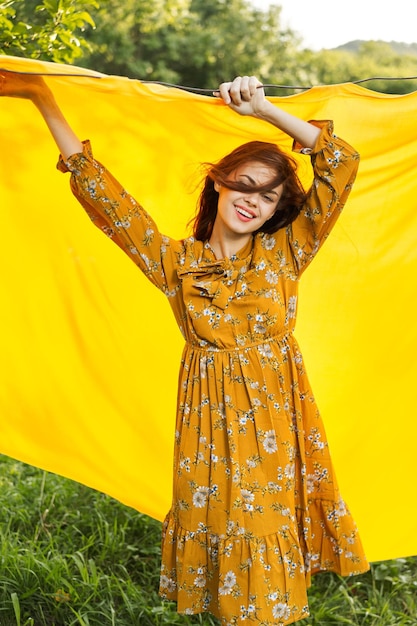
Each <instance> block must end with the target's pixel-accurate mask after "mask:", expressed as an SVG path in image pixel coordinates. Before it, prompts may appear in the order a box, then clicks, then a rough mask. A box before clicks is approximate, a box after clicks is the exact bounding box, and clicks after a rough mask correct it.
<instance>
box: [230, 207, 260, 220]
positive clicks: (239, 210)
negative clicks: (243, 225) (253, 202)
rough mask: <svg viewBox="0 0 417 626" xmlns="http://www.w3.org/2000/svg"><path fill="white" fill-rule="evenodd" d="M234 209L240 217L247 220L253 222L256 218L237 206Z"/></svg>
mask: <svg viewBox="0 0 417 626" xmlns="http://www.w3.org/2000/svg"><path fill="white" fill-rule="evenodd" d="M235 208H236V211H237V212H238V213H239V215H242V217H245V218H246V219H248V220H253V219H254V218H255V217H256V216H255V215H254V214H253V213H252V212H250V211H248V210H247V209H244V208H243V207H240V206H237V207H235Z"/></svg>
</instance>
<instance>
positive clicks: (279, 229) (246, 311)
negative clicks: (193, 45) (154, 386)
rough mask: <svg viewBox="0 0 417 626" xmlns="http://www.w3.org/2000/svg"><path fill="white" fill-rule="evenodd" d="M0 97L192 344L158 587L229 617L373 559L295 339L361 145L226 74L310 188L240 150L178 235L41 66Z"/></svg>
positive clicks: (301, 601)
mask: <svg viewBox="0 0 417 626" xmlns="http://www.w3.org/2000/svg"><path fill="white" fill-rule="evenodd" d="M2 93H3V95H9V96H14V97H24V98H29V99H30V100H32V102H33V103H34V104H35V105H36V106H37V107H38V109H39V111H40V113H41V114H42V116H43V117H44V119H45V121H46V123H47V125H48V127H49V129H50V131H51V133H52V136H53V137H54V139H55V141H56V143H57V145H58V148H59V150H60V152H61V159H60V162H59V168H60V169H61V170H62V171H70V172H71V174H72V176H71V187H72V190H73V192H74V193H75V195H76V197H77V198H78V200H79V201H80V203H81V204H82V205H83V206H84V208H85V209H86V210H87V212H88V213H89V215H90V217H91V218H92V220H93V221H94V223H95V224H96V225H97V226H98V227H100V228H102V229H103V230H104V232H106V234H107V235H108V236H110V237H111V238H112V239H113V240H114V241H115V242H116V243H117V244H118V245H119V246H120V247H121V248H122V249H123V250H124V251H125V252H126V254H128V255H129V257H130V258H131V259H132V260H133V261H134V262H135V263H136V264H137V265H138V266H139V267H140V269H141V270H142V271H143V272H144V273H145V274H146V276H147V277H148V278H149V279H150V280H151V281H152V282H153V283H154V284H155V285H156V286H157V287H158V288H159V289H161V290H162V291H163V292H164V293H165V294H166V296H167V297H168V300H169V302H170V305H171V307H172V309H173V312H174V315H175V317H176V320H177V322H178V325H179V327H180V329H181V331H182V333H183V335H184V337H185V340H186V344H185V348H184V353H183V358H182V363H181V369H180V379H179V390H178V407H177V424H176V445H175V458H174V485H173V501H172V507H171V510H170V511H169V513H168V515H167V517H166V520H165V525H164V536H163V548H162V571H161V585H160V592H161V595H162V596H163V597H165V598H168V599H172V600H175V601H176V602H177V603H178V611H180V612H184V613H188V614H191V613H199V612H203V611H209V612H211V613H213V614H214V615H216V616H218V617H219V618H220V620H221V623H222V624H224V625H228V626H229V625H236V624H240V623H241V622H243V621H248V622H253V623H258V624H262V625H264V626H267V625H272V624H281V625H284V624H291V623H293V622H295V621H297V620H299V619H302V618H303V617H306V616H307V615H308V606H307V596H306V589H307V587H308V586H309V584H310V577H311V574H312V573H316V572H318V571H323V570H330V571H334V572H338V573H340V574H343V575H350V574H356V573H360V572H363V571H366V570H367V569H368V565H367V562H366V559H365V556H364V554H363V550H362V546H361V543H360V539H359V537H358V534H357V530H356V527H355V524H354V522H353V520H352V518H351V516H350V514H349V511H348V510H347V508H346V506H345V504H344V502H343V500H342V499H341V497H340V494H339V491H338V487H337V483H336V479H335V476H334V472H333V468H332V464H331V460H330V456H329V451H328V446H327V442H326V437H325V432H324V428H323V424H322V421H321V417H320V414H319V412H318V409H317V406H316V403H315V401H314V396H313V394H312V391H311V388H310V385H309V382H308V379H307V376H306V373H305V370H304V365H303V360H302V356H301V353H300V350H299V348H298V345H297V342H296V340H295V338H294V336H293V329H294V324H295V317H296V309H297V285H298V280H299V278H300V276H301V274H302V272H303V271H304V269H305V268H306V266H307V265H308V264H309V263H310V261H311V260H312V258H313V257H314V256H315V254H316V253H317V251H318V249H319V247H320V246H321V245H322V243H323V242H324V240H325V239H326V237H327V236H328V234H329V232H330V230H331V228H332V226H333V224H334V223H335V221H336V219H337V217H338V215H339V214H340V210H341V209H342V207H343V205H344V203H345V201H346V199H347V197H348V195H349V192H350V190H351V186H352V183H353V181H354V178H355V175H356V171H357V166H358V161H359V157H358V155H357V153H356V152H355V150H353V149H352V148H351V147H350V146H349V145H348V144H347V143H346V142H344V141H342V140H340V139H338V138H337V137H336V136H335V135H334V134H333V128H332V123H331V122H328V121H325V122H314V123H310V122H305V121H302V120H300V119H298V118H296V117H294V116H292V115H290V114H288V113H286V112H284V111H282V110H281V109H279V108H278V107H276V106H274V105H273V104H272V103H270V102H269V101H268V100H266V98H265V95H264V91H263V89H262V86H261V84H260V83H259V81H258V80H257V79H256V78H255V77H243V78H241V77H238V78H236V79H235V80H234V81H232V82H229V83H223V84H222V85H220V87H219V90H218V91H217V92H215V95H216V96H217V97H218V98H219V99H220V100H221V101H222V102H223V103H224V105H227V106H229V107H230V108H231V109H233V110H234V111H236V112H237V113H239V114H240V115H249V116H253V117H257V118H259V119H262V120H264V121H266V122H269V123H270V124H272V125H273V126H275V127H277V128H279V129H281V130H282V131H284V132H286V133H287V134H288V135H290V136H291V137H292V138H293V139H294V140H295V144H294V148H295V149H296V150H298V151H300V152H303V153H306V154H310V155H311V159H312V164H313V169H314V180H313V183H312V186H311V189H310V190H309V191H308V192H307V193H306V192H305V191H304V190H303V188H302V186H301V184H300V182H299V180H298V178H297V175H296V166H295V163H294V161H293V160H292V158H291V157H289V156H288V155H286V154H285V153H284V152H282V151H281V150H280V149H279V148H278V147H277V146H275V145H273V144H269V143H265V142H258V141H254V142H250V143H248V144H245V145H244V146H240V147H238V148H237V149H236V150H234V151H233V152H232V153H231V154H229V155H227V156H226V157H224V158H223V159H222V160H221V161H220V162H219V163H217V164H212V165H208V166H207V177H206V180H205V183H204V187H203V190H202V193H201V197H200V204H199V210H198V213H197V216H196V219H195V222H194V236H193V237H189V238H186V239H183V240H180V241H175V240H173V239H170V238H169V237H165V236H164V235H162V234H160V233H159V231H158V228H157V226H156V225H155V223H154V222H153V220H152V219H151V217H150V216H149V215H148V214H147V213H146V212H145V211H144V210H143V209H142V207H141V206H140V205H139V204H138V203H137V202H136V201H135V200H134V199H133V198H132V197H131V196H130V195H129V194H128V193H127V192H126V191H125V190H124V189H123V187H122V186H121V185H120V184H119V183H118V182H117V181H116V180H115V179H114V178H113V177H112V176H111V174H109V172H108V171H107V170H106V169H105V167H103V166H102V165H101V164H100V163H99V162H97V161H95V160H94V158H93V156H92V153H91V148H90V146H89V143H88V142H85V143H84V144H83V143H81V142H80V141H79V139H78V138H77V137H76V135H75V134H74V133H73V131H72V130H71V128H70V127H69V125H68V124H67V122H66V121H65V119H64V117H63V115H62V113H61V111H60V109H59V108H58V106H57V104H56V102H55V100H54V97H53V95H52V93H51V91H50V90H49V88H48V87H47V86H46V84H45V83H44V82H43V80H42V79H40V78H36V77H21V76H18V75H13V74H8V73H4V72H3V78H2Z"/></svg>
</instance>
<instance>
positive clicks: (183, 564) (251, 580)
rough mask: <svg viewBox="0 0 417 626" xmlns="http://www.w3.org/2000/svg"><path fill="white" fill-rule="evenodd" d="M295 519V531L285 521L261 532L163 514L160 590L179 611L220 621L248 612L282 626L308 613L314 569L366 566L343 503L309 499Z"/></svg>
mask: <svg viewBox="0 0 417 626" xmlns="http://www.w3.org/2000/svg"><path fill="white" fill-rule="evenodd" d="M337 517H338V519H336V518H337ZM297 518H298V519H297V524H298V529H299V530H298V532H297V530H296V529H295V528H293V529H291V528H290V527H289V526H288V525H286V526H283V527H282V528H281V529H279V530H278V531H277V532H276V533H273V534H270V535H266V536H264V537H256V536H253V535H252V534H250V533H248V532H245V531H244V530H242V529H240V530H239V529H236V528H235V532H233V534H232V535H230V536H219V535H216V534H212V533H209V532H207V530H206V529H205V527H204V525H203V524H200V525H199V526H198V528H197V530H196V531H190V530H185V529H184V528H181V527H180V526H179V525H178V524H177V522H176V520H175V516H174V514H173V513H170V514H168V516H167V518H166V520H165V524H164V536H163V551H162V570H161V583H160V595H161V596H162V597H163V598H165V599H167V600H172V601H175V602H176V603H177V610H178V612H179V613H184V614H189V615H191V614H195V613H202V612H209V613H212V614H213V615H215V616H216V617H218V618H219V619H220V620H221V621H222V624H224V625H225V626H234V625H235V624H240V622H241V621H242V620H245V619H246V620H249V621H250V620H251V619H252V620H253V619H256V620H258V621H259V622H260V623H262V624H263V625H265V626H269V625H271V626H272V625H274V626H287V625H289V624H292V623H294V622H296V621H298V620H300V619H304V618H305V617H308V615H309V609H308V600H307V589H308V588H309V587H310V584H311V576H312V574H316V573H318V572H325V571H331V572H334V573H338V574H341V575H343V576H350V575H355V574H360V573H363V572H365V571H367V570H368V569H369V565H368V563H367V561H366V558H365V556H364V553H363V549H362V546H361V543H360V540H359V537H358V535H357V530H356V526H355V524H354V521H353V519H352V518H351V516H350V514H349V512H348V511H347V510H346V509H345V508H343V505H342V504H341V503H340V502H339V503H335V502H333V501H330V500H313V501H312V502H310V503H309V509H308V512H306V511H302V510H298V512H297ZM309 519H311V520H312V521H311V524H310V523H309V521H308V520H309ZM335 521H336V525H335V526H334V523H335Z"/></svg>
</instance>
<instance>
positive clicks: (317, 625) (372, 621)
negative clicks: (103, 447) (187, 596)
mask: <svg viewBox="0 0 417 626" xmlns="http://www.w3.org/2000/svg"><path fill="white" fill-rule="evenodd" d="M160 532H161V528H160V524H159V523H158V522H156V521H154V520H152V519H150V518H149V517H146V516H144V515H140V514H139V513H137V512H136V511H133V510H132V509H130V508H128V507H125V506H123V505H122V504H120V503H118V502H116V501H114V500H112V499H111V498H109V497H108V496H105V495H103V494H100V493H97V492H95V491H93V490H91V489H88V488H86V487H83V486H82V485H79V484H77V483H74V482H72V481H70V480H67V479H64V478H60V477H58V476H55V475H53V474H48V473H46V472H42V471H41V470H37V469H35V468H33V467H31V466H28V465H24V464H22V463H18V462H17V461H14V460H12V459H8V458H7V457H0V624H1V626H168V625H175V624H178V625H180V624H181V625H183V626H190V625H195V624H200V625H201V626H215V625H218V621H217V620H216V619H215V618H214V617H211V616H209V615H196V616H184V615H178V614H177V613H176V611H175V607H174V605H172V604H170V603H163V602H161V600H160V599H159V598H158V595H157V589H158V579H159V560H160ZM309 597H310V608H311V612H312V617H310V618H308V619H306V620H304V621H303V622H302V623H303V625H304V624H305V626H336V625H337V626H340V625H342V624H348V625H351V626H359V625H360V626H415V623H416V621H415V616H416V615H417V558H410V559H397V560H394V561H386V562H383V563H378V564H375V565H374V566H373V567H372V571H371V572H369V573H368V574H364V575H362V576H357V577H352V578H347V579H342V578H340V577H339V576H335V575H333V574H320V575H318V576H316V577H315V578H314V579H313V587H312V589H311V591H310V594H309Z"/></svg>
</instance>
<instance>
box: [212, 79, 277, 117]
mask: <svg viewBox="0 0 417 626" xmlns="http://www.w3.org/2000/svg"><path fill="white" fill-rule="evenodd" d="M214 95H215V96H217V97H218V98H221V99H222V100H223V102H224V103H225V104H227V105H228V106H229V107H230V108H231V109H233V111H236V113H239V114H240V115H252V116H254V117H258V116H261V115H262V111H263V108H264V106H265V103H266V102H267V100H266V99H265V92H264V90H263V89H262V83H261V82H260V81H259V80H258V79H257V78H256V76H237V77H236V78H235V79H234V80H233V81H232V82H229V83H222V84H221V85H220V86H219V89H218V91H215V92H214Z"/></svg>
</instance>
